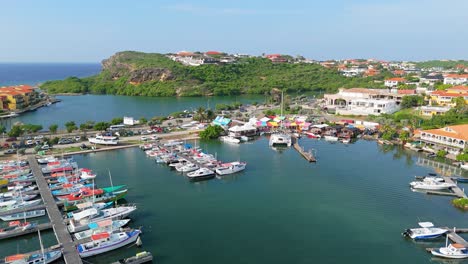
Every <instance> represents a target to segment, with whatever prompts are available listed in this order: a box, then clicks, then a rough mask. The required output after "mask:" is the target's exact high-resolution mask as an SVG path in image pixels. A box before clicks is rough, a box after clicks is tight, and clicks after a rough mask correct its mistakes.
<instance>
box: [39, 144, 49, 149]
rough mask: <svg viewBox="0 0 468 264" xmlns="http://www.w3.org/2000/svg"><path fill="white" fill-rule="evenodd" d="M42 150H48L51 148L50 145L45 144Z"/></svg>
mask: <svg viewBox="0 0 468 264" xmlns="http://www.w3.org/2000/svg"><path fill="white" fill-rule="evenodd" d="M41 149H42V150H48V149H50V147H49V145H47V144H45V145H43V146H42V147H41Z"/></svg>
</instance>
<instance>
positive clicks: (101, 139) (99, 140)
mask: <svg viewBox="0 0 468 264" xmlns="http://www.w3.org/2000/svg"><path fill="white" fill-rule="evenodd" d="M88 141H89V143H91V144H97V145H117V144H119V140H118V138H117V137H114V136H103V135H100V134H97V135H96V136H95V137H90V138H88Z"/></svg>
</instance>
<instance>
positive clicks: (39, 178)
mask: <svg viewBox="0 0 468 264" xmlns="http://www.w3.org/2000/svg"><path fill="white" fill-rule="evenodd" d="M28 162H29V166H30V167H31V169H32V171H33V174H34V176H35V177H36V183H37V186H38V187H39V192H40V193H41V196H42V200H43V201H44V205H45V206H46V209H47V214H48V215H49V219H50V221H51V224H52V227H53V229H54V233H55V236H56V238H57V241H58V242H59V244H60V245H61V246H62V247H63V250H62V253H63V258H64V260H65V263H67V264H81V263H83V262H82V260H81V257H80V255H79V254H78V252H77V250H76V247H75V244H74V243H73V239H72V237H71V235H70V233H69V232H68V229H67V226H66V225H65V222H64V221H63V217H62V214H61V213H60V211H59V209H58V206H57V203H56V201H55V199H54V197H53V196H52V193H51V192H50V189H49V186H48V184H47V181H46V179H45V178H44V175H43V174H42V171H41V168H40V167H39V164H38V163H37V160H36V159H35V158H34V156H28Z"/></svg>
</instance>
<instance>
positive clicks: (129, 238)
mask: <svg viewBox="0 0 468 264" xmlns="http://www.w3.org/2000/svg"><path fill="white" fill-rule="evenodd" d="M140 233H141V231H140V230H138V229H135V230H133V231H130V232H119V233H112V234H110V233H108V232H103V233H100V234H96V235H93V236H91V239H92V241H91V242H88V243H84V244H79V245H78V246H77V250H78V254H80V257H83V258H86V257H91V256H95V255H98V254H102V253H105V252H109V251H112V250H114V249H118V248H121V247H123V246H126V245H128V244H130V243H134V242H135V241H136V240H137V238H138V236H139V235H140Z"/></svg>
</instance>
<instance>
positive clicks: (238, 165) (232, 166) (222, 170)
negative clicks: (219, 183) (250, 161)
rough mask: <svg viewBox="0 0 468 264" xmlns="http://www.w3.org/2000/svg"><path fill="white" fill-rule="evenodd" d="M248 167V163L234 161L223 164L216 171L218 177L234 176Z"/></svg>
mask: <svg viewBox="0 0 468 264" xmlns="http://www.w3.org/2000/svg"><path fill="white" fill-rule="evenodd" d="M246 165H247V163H245V162H239V161H234V162H231V163H225V164H222V165H221V166H220V167H217V168H216V170H215V171H216V173H217V174H218V175H227V174H233V173H236V172H240V171H243V170H244V169H245V166H246Z"/></svg>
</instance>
